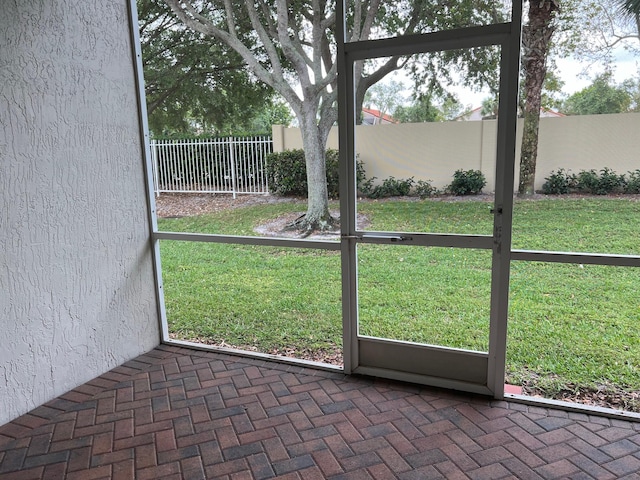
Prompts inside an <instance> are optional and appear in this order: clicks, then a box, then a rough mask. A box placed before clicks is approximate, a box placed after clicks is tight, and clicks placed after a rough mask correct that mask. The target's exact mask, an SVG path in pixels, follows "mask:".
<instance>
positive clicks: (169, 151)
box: [151, 136, 273, 198]
mask: <svg viewBox="0 0 640 480" xmlns="http://www.w3.org/2000/svg"><path fill="white" fill-rule="evenodd" d="M272 150H273V142H272V141H271V137H270V136H255V137H223V138H211V139H180V140H151V160H152V165H153V184H154V191H155V194H156V195H159V194H160V193H163V192H183V193H187V192H188V193H232V194H233V197H234V198H235V197H236V195H237V194H241V193H254V194H256V193H258V194H260V193H268V192H269V187H268V185H267V172H266V158H267V155H268V154H269V153H271V152H272Z"/></svg>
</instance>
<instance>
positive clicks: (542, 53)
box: [518, 0, 638, 195]
mask: <svg viewBox="0 0 640 480" xmlns="http://www.w3.org/2000/svg"><path fill="white" fill-rule="evenodd" d="M620 1H633V2H637V1H638V0H620ZM558 10H559V5H558V2H557V0H540V1H531V2H529V22H528V24H527V25H525V26H524V28H523V32H522V57H523V58H522V67H523V69H524V77H525V79H524V91H525V102H524V111H523V116H524V128H523V134H522V148H521V153H520V180H519V182H518V195H532V194H533V193H534V182H535V174H536V161H537V157H538V127H539V125H540V105H541V103H542V84H543V83H544V78H545V76H546V74H547V53H548V51H549V44H550V42H551V37H552V36H553V32H554V27H553V19H554V17H555V12H557V11H558Z"/></svg>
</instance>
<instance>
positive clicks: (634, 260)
mask: <svg viewBox="0 0 640 480" xmlns="http://www.w3.org/2000/svg"><path fill="white" fill-rule="evenodd" d="M511 260H520V261H526V262H555V263H578V264H588V265H611V266H618V267H640V255H615V254H606V253H577V252H551V251H544V250H512V251H511Z"/></svg>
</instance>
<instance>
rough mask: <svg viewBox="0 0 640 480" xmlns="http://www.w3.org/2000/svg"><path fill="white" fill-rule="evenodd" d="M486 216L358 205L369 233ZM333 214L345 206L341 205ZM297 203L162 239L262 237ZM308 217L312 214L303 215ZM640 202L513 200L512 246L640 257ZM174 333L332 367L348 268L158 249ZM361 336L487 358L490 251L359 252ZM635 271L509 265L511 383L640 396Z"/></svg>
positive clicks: (486, 224) (173, 223)
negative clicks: (608, 389)
mask: <svg viewBox="0 0 640 480" xmlns="http://www.w3.org/2000/svg"><path fill="white" fill-rule="evenodd" d="M489 206H490V205H489V204H487V203H486V202H478V201H464V202H442V201H430V200H426V201H420V202H415V201H380V202H365V203H362V204H361V205H360V206H359V213H363V214H364V215H365V216H366V217H367V218H368V220H369V221H370V225H369V226H368V227H367V228H368V229H370V230H400V231H430V232H441V233H468V234H470V233H481V234H490V233H491V230H492V225H491V222H492V216H491V214H490V213H489ZM336 208H337V207H336ZM300 209H301V206H300V205H299V204H297V205H295V204H287V203H281V204H270V205H261V206H253V207H246V208H239V209H234V210H228V211H225V212H221V213H218V214H212V215H202V216H198V217H189V218H182V219H161V220H160V221H159V228H160V229H161V230H165V231H190V232H200V233H224V234H235V235H256V233H255V232H254V228H255V227H256V226H257V225H258V224H261V223H264V222H266V221H269V220H273V219H275V218H277V217H279V216H280V215H283V214H285V213H292V212H297V211H300ZM302 209H304V207H302ZM639 233H640V203H639V202H637V201H633V200H625V199H614V198H604V197H603V198H600V197H597V198H588V199H578V198H566V199H555V198H554V199H544V200H536V201H522V202H520V201H518V202H517V203H516V206H515V210H514V234H513V243H514V248H522V249H541V250H561V251H583V252H599V253H620V254H640V242H638V241H637V238H638V236H639ZM161 252H162V268H163V281H164V289H165V301H166V305H167V313H168V319H169V326H170V331H171V332H172V334H173V335H175V336H176V337H177V338H182V339H199V340H200V341H203V342H207V343H215V344H225V345H233V346H240V347H243V348H247V349H252V350H258V351H262V352H273V353H280V354H287V355H293V356H305V357H311V358H314V354H315V355H317V357H316V358H325V357H323V355H326V354H327V352H329V353H331V352H334V353H335V351H336V350H337V349H339V347H340V345H341V338H342V323H341V304H340V297H341V287H340V258H339V254H338V253H337V252H326V251H318V250H308V249H291V248H274V247H256V246H239V245H224V244H205V243H192V242H177V241H168V240H164V241H162V242H161ZM358 271H359V292H358V293H359V300H360V319H361V322H360V333H362V334H365V335H373V336H381V337H389V338H396V339H401V340H407V341H417V342H424V343H432V344H438V345H446V346H451V347H459V348H467V349H473V350H480V351H484V350H486V349H487V348H488V316H489V286H490V285H489V282H490V273H491V256H490V252H488V251H476V250H467V249H455V250H454V249H447V248H420V247H409V246H401V247H397V246H381V245H360V246H359V248H358ZM639 288H640V270H639V269H637V268H632V267H603V266H593V265H584V266H580V265H561V264H550V263H548V264H542V263H536V262H514V263H513V264H512V278H511V293H510V313H509V332H508V347H507V357H508V378H509V381H510V382H512V383H517V384H526V385H528V386H529V387H530V388H532V389H535V388H538V389H543V390H544V392H546V393H547V394H549V395H554V394H555V393H556V392H558V391H560V390H562V389H566V388H575V387H576V386H589V387H598V386H601V385H610V384H615V385H616V386H618V387H621V388H624V389H627V390H639V389H640V338H639V333H640V325H639V322H640V296H639V295H638V289H639Z"/></svg>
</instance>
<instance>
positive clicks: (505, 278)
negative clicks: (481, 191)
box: [336, 0, 522, 398]
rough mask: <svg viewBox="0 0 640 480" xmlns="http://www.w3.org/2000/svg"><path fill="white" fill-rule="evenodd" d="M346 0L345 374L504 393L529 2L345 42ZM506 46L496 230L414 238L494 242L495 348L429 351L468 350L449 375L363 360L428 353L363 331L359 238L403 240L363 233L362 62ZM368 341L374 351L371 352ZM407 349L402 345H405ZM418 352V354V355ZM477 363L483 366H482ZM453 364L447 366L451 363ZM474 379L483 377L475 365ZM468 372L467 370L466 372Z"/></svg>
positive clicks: (451, 243)
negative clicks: (370, 355)
mask: <svg viewBox="0 0 640 480" xmlns="http://www.w3.org/2000/svg"><path fill="white" fill-rule="evenodd" d="M344 2H345V0H339V1H338V5H337V13H336V18H337V41H338V60H337V62H338V109H339V111H338V127H339V145H340V199H341V201H340V218H341V253H342V279H343V292H342V308H343V336H344V370H345V373H364V374H369V375H377V376H382V377H388V378H393V379H398V380H406V381H413V382H419V383H427V384H430V385H435V386H441V387H446V388H456V389H460V390H468V391H474V392H478V393H485V394H491V395H493V396H495V397H497V398H502V397H503V395H504V374H505V361H506V338H507V334H506V332H507V313H508V299H509V268H510V261H511V258H510V252H511V224H512V211H513V184H514V165H515V147H516V119H517V91H518V75H519V64H520V35H521V25H522V2H521V0H515V1H514V3H513V5H512V12H511V22H508V23H502V24H494V25H487V26H477V27H469V28H461V29H456V30H447V31H440V32H434V33H428V34H418V35H406V36H401V37H394V38H385V39H380V40H369V41H359V42H348V43H347V42H345V39H346V16H345V12H346V7H345V3H344ZM490 45H498V46H500V47H501V62H500V91H499V93H500V96H499V109H498V138H497V150H496V192H495V205H494V209H493V214H494V229H493V235H491V236H489V235H453V234H451V235H442V234H419V235H418V236H416V237H418V238H412V239H411V240H412V243H413V244H417V245H425V246H427V245H428V246H447V247H461V248H483V249H491V250H492V251H493V255H492V280H491V300H490V303H491V314H490V331H489V352H488V354H481V353H478V352H466V351H461V350H456V349H444V348H442V349H431V351H428V350H423V351H426V352H427V353H426V357H424V356H423V357H421V358H426V361H427V362H431V361H432V360H437V357H438V356H440V358H443V361H442V362H439V363H451V361H452V360H453V359H454V358H456V355H457V354H460V355H461V356H460V358H462V360H461V363H459V364H455V363H456V361H455V360H453V363H454V364H455V365H453V368H451V369H448V372H449V373H448V375H449V376H450V378H447V374H445V375H444V376H438V375H432V374H430V373H429V372H430V371H431V370H430V369H429V367H424V368H423V366H419V367H418V368H416V372H417V373H412V372H407V371H401V370H400V371H399V370H395V369H393V368H391V369H388V368H384V366H382V365H377V366H373V367H371V366H363V365H361V358H362V354H363V353H367V352H372V351H374V350H375V349H383V350H384V349H387V350H385V353H384V355H394V356H397V355H401V350H402V349H404V350H403V351H404V352H405V353H406V355H407V357H408V358H407V359H404V364H408V363H411V362H415V361H417V358H418V357H420V355H423V354H422V353H419V352H417V351H416V349H417V348H418V347H415V346H413V345H410V344H408V343H405V344H404V345H402V342H385V341H384V340H378V339H376V340H375V341H374V342H370V341H369V340H370V339H367V340H366V342H365V343H363V341H362V337H359V336H358V331H357V318H358V298H357V290H358V283H357V281H358V272H357V258H356V245H357V244H358V243H379V244H392V243H394V242H396V241H397V240H398V236H397V235H395V234H385V233H383V232H373V233H371V232H359V231H358V230H357V226H356V177H355V152H356V148H355V119H356V112H355V105H356V102H355V92H354V87H355V83H354V76H353V71H354V64H355V62H356V61H358V60H365V59H370V58H379V57H388V56H394V55H411V54H416V53H426V52H435V51H443V50H453V49H462V48H473V47H482V46H490ZM363 346H364V347H365V350H367V352H363ZM399 348H400V350H399ZM414 354H415V355H414ZM478 361H482V362H484V363H482V365H481V367H480V368H481V369H484V368H485V367H486V374H485V376H484V378H483V379H482V381H481V382H480V383H484V385H481V384H479V383H474V382H470V381H465V380H460V379H459V378H455V375H458V374H459V373H460V372H462V371H463V370H464V369H465V365H466V366H469V367H470V370H473V369H474V367H473V362H478ZM475 368H476V369H477V366H476V367H475ZM445 370H446V369H445ZM470 375H471V376H470V377H469V378H481V377H482V375H479V376H478V375H475V374H474V373H473V372H472V373H471V374H470ZM462 377H464V375H462V376H461V377H460V378H462Z"/></svg>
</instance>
